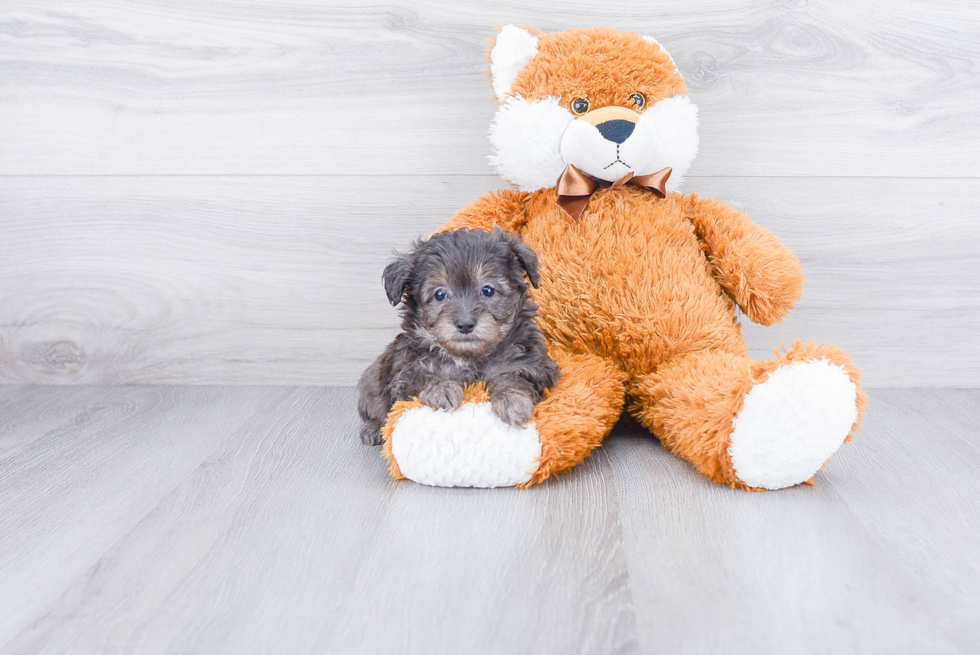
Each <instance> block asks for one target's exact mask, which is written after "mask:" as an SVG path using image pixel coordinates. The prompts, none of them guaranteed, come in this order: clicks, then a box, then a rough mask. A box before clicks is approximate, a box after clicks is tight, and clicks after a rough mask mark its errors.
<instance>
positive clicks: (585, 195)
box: [555, 164, 671, 221]
mask: <svg viewBox="0 0 980 655" xmlns="http://www.w3.org/2000/svg"><path fill="white" fill-rule="evenodd" d="M670 171H671V169H670V167H669V166H668V167H667V168H664V169H661V170H659V171H657V172H656V173H650V174H649V175H640V176H639V177H633V173H627V174H626V175H624V176H623V177H621V178H619V179H618V180H616V181H615V182H606V181H605V180H595V179H593V178H591V177H589V176H588V175H586V174H585V173H583V172H582V171H580V170H579V169H577V168H575V167H574V166H572V165H571V164H569V165H568V166H566V167H565V170H563V171H562V172H561V175H559V176H558V182H557V183H555V191H557V192H558V206H560V207H561V208H562V209H564V210H565V213H566V214H568V215H569V216H571V217H572V219H573V220H576V221H577V220H578V219H579V218H580V217H581V216H582V212H584V211H585V208H586V206H587V205H588V204H589V198H591V197H592V194H593V192H595V190H596V188H597V187H602V188H604V189H615V188H616V187H621V186H623V185H625V184H632V185H634V186H638V187H643V188H644V189H647V190H649V191H653V192H654V193H655V194H657V195H658V196H660V197H661V198H666V197H667V190H666V189H665V185H666V184H667V178H669V177H670Z"/></svg>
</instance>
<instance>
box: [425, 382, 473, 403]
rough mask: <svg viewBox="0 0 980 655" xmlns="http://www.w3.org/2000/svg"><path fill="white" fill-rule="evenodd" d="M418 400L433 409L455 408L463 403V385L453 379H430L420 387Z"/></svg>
mask: <svg viewBox="0 0 980 655" xmlns="http://www.w3.org/2000/svg"><path fill="white" fill-rule="evenodd" d="M419 400H421V401H422V402H423V403H425V404H426V405H428V406H429V407H432V408H434V409H445V410H450V409H456V408H457V407H459V406H460V405H461V404H462V403H463V385H462V384H461V383H460V382H456V381H455V380H432V381H431V382H429V383H428V384H426V385H425V388H423V389H422V393H420V394H419Z"/></svg>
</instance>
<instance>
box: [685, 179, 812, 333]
mask: <svg viewBox="0 0 980 655" xmlns="http://www.w3.org/2000/svg"><path fill="white" fill-rule="evenodd" d="M684 201H685V202H686V203H687V210H688V217H689V218H690V220H691V222H692V223H693V224H694V229H695V231H696V232H697V235H698V238H699V239H701V243H702V244H703V245H704V249H705V251H706V252H707V255H708V259H709V260H710V262H711V268H712V272H713V273H714V276H715V278H716V279H717V280H718V282H719V283H720V284H721V286H722V288H723V289H725V291H726V292H727V293H728V295H729V296H730V297H731V298H732V299H733V300H734V301H735V302H736V303H737V304H738V306H739V307H740V308H741V309H742V311H743V312H745V314H746V315H747V316H748V317H749V318H750V319H752V320H753V321H755V322H756V323H761V324H762V325H772V324H774V323H778V322H779V321H781V320H782V319H783V318H784V317H785V316H786V314H787V312H789V310H790V309H791V308H792V307H793V303H795V302H796V301H797V300H799V298H800V292H801V291H802V289H803V269H802V268H801V267H800V260H799V259H797V257H796V255H794V254H793V253H792V251H790V250H789V248H787V247H786V246H784V245H783V244H782V242H781V241H780V240H779V239H778V238H777V237H776V235H774V234H773V233H772V232H770V231H769V230H766V229H764V228H762V227H759V226H758V225H756V224H755V223H753V222H752V219H750V218H749V217H748V216H747V215H745V214H743V213H742V212H740V211H738V210H736V209H734V208H732V207H730V206H728V205H726V204H723V203H720V202H718V201H716V200H711V199H708V198H698V197H697V196H696V195H694V194H691V195H689V196H685V198H684Z"/></svg>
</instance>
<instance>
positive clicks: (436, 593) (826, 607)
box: [0, 387, 980, 655]
mask: <svg viewBox="0 0 980 655" xmlns="http://www.w3.org/2000/svg"><path fill="white" fill-rule="evenodd" d="M11 394H12V395H11ZM8 398H13V399H14V403H7V402H2V403H0V425H11V424H12V422H16V420H17V419H13V421H12V419H11V414H16V408H15V407H14V404H15V403H16V402H20V401H22V400H25V399H33V402H34V403H35V404H36V405H37V406H64V407H69V408H71V410H72V411H67V412H65V413H64V415H65V416H66V419H65V422H64V423H63V424H62V425H60V426H58V427H57V428H55V429H51V428H50V426H49V425H42V424H37V425H32V426H26V425H25V426H24V428H23V430H22V433H23V434H25V435H27V436H29V437H33V438H31V439H30V441H31V443H30V445H29V446H28V447H27V448H24V449H22V450H20V452H19V453H18V454H17V455H16V456H14V457H12V458H8V459H6V460H3V461H0V653H3V654H4V655H21V654H23V655H26V654H28V653H30V654H31V655H37V654H46V653H66V652H70V653H100V654H104V655H112V654H113V653H124V652H126V653H128V652H139V653H174V652H179V653H187V654H188V655H193V654H195V653H207V654H208V655H220V654H222V653H236V654H250V653H285V652H288V653H297V654H302V653H325V652H329V653H345V654H347V653H378V652H398V653H410V654H412V653H425V654H426V655H442V654H444V653H445V654H450V653H452V654H456V653H463V652H465V653H473V654H474V655H482V654H483V653H501V652H506V653H516V654H521V653H535V654H537V653H542V654H549V653H556V654H557V653H561V654H563V655H564V654H566V653H634V652H636V653H639V652H644V653H646V652H685V653H703V652H704V653H707V652H712V653H713V652H719V650H723V651H724V652H726V653H735V654H739V653H752V654H753V655H754V654H759V655H768V654H770V653H787V652H793V653H829V652H832V653H841V654H842V655H846V654H850V653H872V654H874V653H893V652H928V653H963V654H967V653H971V652H972V651H973V649H974V647H975V644H976V643H977V641H978V639H980V619H978V618H977V617H980V567H978V564H977V560H976V557H975V547H974V545H975V544H976V543H977V540H978V538H980V532H978V525H980V524H978V521H977V513H976V507H977V506H978V503H980V483H978V477H977V475H976V470H977V468H978V466H980V446H978V445H977V443H976V439H975V435H976V427H977V425H978V424H980V392H978V391H976V390H919V389H905V390H890V389H880V390H877V391H876V392H875V393H873V394H872V396H871V405H870V407H869V413H868V419H867V423H866V424H865V426H864V428H863V430H862V431H861V433H860V435H859V437H858V438H857V439H855V441H854V442H852V443H851V444H849V445H847V446H846V447H845V448H844V449H842V450H841V451H840V453H838V455H837V456H836V457H835V458H834V459H835V461H834V462H833V463H832V464H831V465H830V466H829V467H828V470H827V471H826V472H823V473H820V474H819V475H818V476H817V484H816V486H809V487H808V486H803V487H798V488H794V489H790V490H785V491H779V492H769V493H756V494H752V493H745V492H739V491H733V490H731V489H728V488H726V487H721V486H716V485H712V484H710V483H708V482H707V481H705V480H704V479H703V478H702V477H700V476H698V475H697V474H696V473H695V472H694V471H693V470H692V469H691V468H690V467H689V466H688V465H687V464H686V463H684V462H682V461H680V460H678V459H676V458H674V457H671V456H670V455H669V454H668V453H667V452H666V451H665V450H664V449H663V448H661V447H660V446H659V445H658V444H657V442H656V441H655V440H654V439H653V438H652V437H651V436H650V435H649V434H647V433H645V432H644V431H642V429H640V428H638V426H636V425H635V424H629V423H622V424H620V426H618V427H617V429H616V432H615V434H614V436H613V437H611V438H610V439H609V440H608V441H607V443H606V446H605V447H604V448H602V449H600V450H599V451H598V452H597V454H596V455H595V456H593V457H592V458H591V459H589V460H587V462H586V463H585V464H583V465H582V466H580V467H579V468H577V469H576V470H575V471H573V472H572V473H570V474H568V475H566V476H563V477H561V478H558V479H556V480H552V481H550V482H549V483H547V484H545V485H542V486H539V487H534V488H532V489H529V490H523V491H520V490H513V489H503V490H470V489H438V488H429V487H422V486H419V485H415V484H413V483H410V482H407V481H402V482H394V481H391V480H390V479H388V477H387V473H386V470H385V466H384V463H383V461H382V460H381V458H380V457H379V456H378V454H377V451H376V449H372V448H367V447H363V446H361V445H360V443H359V442H357V440H356V436H355V434H356V431H355V428H356V421H357V417H356V412H355V409H354V400H355V397H354V393H353V390H351V389H332V388H282V387H272V388H268V387H267V388H259V387H176V388H172V387H140V388H133V387H97V388H88V387H69V388H64V387H31V388H26V389H21V388H16V387H6V388H0V401H6V400H7V399H8ZM73 415H74V416H87V417H89V419H88V420H87V421H77V420H73V419H72V418H70V417H71V416H73ZM0 435H2V436H0V448H2V446H3V443H4V439H7V438H9V435H8V434H6V433H0Z"/></svg>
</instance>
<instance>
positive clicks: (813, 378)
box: [728, 358, 858, 489]
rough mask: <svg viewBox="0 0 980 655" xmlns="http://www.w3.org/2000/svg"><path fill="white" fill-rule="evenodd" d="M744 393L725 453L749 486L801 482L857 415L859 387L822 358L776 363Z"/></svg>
mask: <svg viewBox="0 0 980 655" xmlns="http://www.w3.org/2000/svg"><path fill="white" fill-rule="evenodd" d="M767 376H768V377H767V378H766V379H765V380H763V381H761V382H757V383H756V384H754V385H753V386H752V388H751V389H750V390H749V392H748V393H747V394H746V395H745V398H744V404H743V406H742V410H741V411H740V412H739V413H738V415H737V416H736V417H735V418H734V420H733V421H732V433H731V436H730V437H729V440H730V444H729V447H728V454H729V456H730V457H731V461H732V466H733V468H734V470H735V474H736V475H737V476H738V478H739V479H740V480H741V481H742V482H744V483H745V484H747V485H748V486H750V487H755V488H763V489H783V488H785V487H791V486H793V485H796V484H799V483H801V482H805V481H807V480H809V479H810V478H812V477H813V475H814V474H815V473H816V472H817V471H819V470H820V467H822V466H823V465H824V463H825V462H826V461H827V460H828V459H829V458H830V456H831V455H833V454H834V452H836V451H837V449H838V448H839V447H840V446H841V444H843V443H844V441H845V439H847V437H848V435H849V434H850V432H851V428H852V426H853V425H854V423H855V422H856V421H857V418H858V404H857V403H858V388H857V385H856V384H855V383H854V382H853V381H852V380H851V378H850V376H849V375H848V372H847V371H846V370H845V369H844V366H843V365H841V364H835V363H833V362H832V361H830V360H829V359H827V358H821V359H813V360H805V361H791V362H789V363H786V364H782V365H780V366H778V367H777V368H776V369H775V370H773V371H771V372H769V373H768V374H767Z"/></svg>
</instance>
